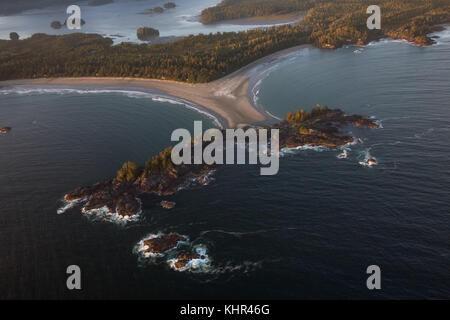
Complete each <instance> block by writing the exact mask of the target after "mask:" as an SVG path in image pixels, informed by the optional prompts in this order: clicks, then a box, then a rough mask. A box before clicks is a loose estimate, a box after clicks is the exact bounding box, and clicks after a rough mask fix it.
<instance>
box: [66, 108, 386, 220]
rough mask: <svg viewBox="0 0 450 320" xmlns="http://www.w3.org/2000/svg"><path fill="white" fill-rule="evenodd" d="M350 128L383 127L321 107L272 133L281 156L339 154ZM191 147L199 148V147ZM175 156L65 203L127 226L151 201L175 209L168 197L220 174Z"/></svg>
mask: <svg viewBox="0 0 450 320" xmlns="http://www.w3.org/2000/svg"><path fill="white" fill-rule="evenodd" d="M348 125H354V126H358V127H367V128H378V127H379V126H378V125H377V124H376V119H374V118H370V117H366V116H361V115H348V114H346V113H345V112H344V111H342V110H339V109H334V110H333V109H328V107H327V106H321V105H317V106H315V107H313V108H312V111H311V112H308V111H305V110H299V111H297V112H295V113H289V114H288V115H287V117H286V120H284V121H282V122H280V123H278V124H275V125H273V126H270V127H268V128H270V129H279V130H280V141H279V142H280V150H283V149H291V148H297V147H299V146H304V145H308V146H325V147H331V148H336V147H340V146H344V145H346V144H349V143H352V142H354V141H355V138H354V137H352V136H349V135H345V134H342V133H341V128H343V127H345V126H348ZM356 141H357V140H356ZM203 144H204V145H203V148H204V147H206V146H207V143H206V142H203ZM224 145H225V144H224ZM191 147H192V148H194V143H192V146H191ZM171 153H172V147H169V148H167V149H165V150H164V151H162V152H161V153H160V154H159V155H157V156H155V157H153V158H152V159H151V160H149V161H147V162H146V164H145V166H144V167H138V166H137V165H136V164H135V163H133V162H126V163H124V165H123V166H122V168H121V169H120V170H119V171H118V172H117V176H116V178H114V179H110V180H106V181H104V182H99V183H97V184H94V185H93V186H89V187H82V188H79V189H76V190H74V191H72V192H70V193H69V194H67V195H66V196H65V201H66V202H68V203H71V202H73V203H80V202H83V203H84V207H83V212H95V210H101V209H103V210H107V212H108V213H109V214H110V215H115V216H116V217H118V218H119V219H125V220H129V219H131V218H133V217H135V216H136V215H139V214H140V213H141V212H142V209H143V208H142V201H141V200H140V198H142V197H145V196H151V197H152V203H153V204H158V203H159V205H160V206H162V207H163V208H166V209H171V208H173V207H174V206H175V203H172V202H168V201H165V200H163V199H162V198H163V197H167V196H171V195H173V194H175V193H176V192H178V191H179V190H182V189H185V188H188V187H189V186H192V185H208V184H209V183H210V182H211V181H213V177H212V176H213V174H214V172H215V170H216V165H206V164H200V165H186V164H182V165H174V164H173V163H172V160H171ZM193 154H194V152H192V157H193ZM371 163H372V162H371ZM372 164H373V163H372Z"/></svg>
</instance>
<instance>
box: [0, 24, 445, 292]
mask: <svg viewBox="0 0 450 320" xmlns="http://www.w3.org/2000/svg"><path fill="white" fill-rule="evenodd" d="M440 35H441V36H442V37H441V39H439V44H438V45H435V46H433V47H428V48H417V47H414V46H411V45H409V44H407V43H404V42H392V41H381V42H379V43H375V44H371V45H369V46H367V47H366V48H359V50H360V51H361V53H355V52H354V51H355V50H356V49H357V48H356V47H349V48H343V49H340V50H336V51H321V50H317V49H304V50H302V51H298V52H295V53H293V54H290V55H288V56H287V57H284V58H283V59H281V60H274V61H272V62H271V63H270V64H269V65H265V66H264V68H262V67H260V68H259V69H258V72H255V77H256V78H255V79H254V80H253V82H254V83H255V84H257V86H256V87H255V88H251V91H252V92H253V93H256V92H258V94H257V95H256V98H257V99H256V101H257V103H258V104H259V105H260V106H262V107H264V108H265V109H266V110H268V111H269V112H270V113H271V114H273V115H275V116H278V117H283V116H284V114H285V113H286V112H287V111H293V110H296V109H297V108H300V107H303V108H310V107H311V106H312V105H315V104H316V103H322V104H328V106H330V107H339V108H342V109H343V110H345V111H347V112H349V113H359V114H367V115H372V116H376V117H377V119H379V120H381V123H382V126H383V128H382V129H377V130H372V129H361V128H359V129H356V128H348V129H347V130H348V131H350V132H351V133H352V134H353V135H354V136H355V137H359V138H361V139H362V140H363V142H364V143H363V144H361V145H354V146H349V147H348V149H347V150H346V153H347V158H344V159H338V157H337V156H338V155H339V154H341V153H342V151H343V150H341V149H337V150H332V149H331V150H330V149H321V150H313V149H309V150H301V151H298V152H297V153H295V154H290V155H287V156H286V157H284V158H282V159H281V162H280V172H279V174H278V175H276V176H272V177H261V176H260V175H259V168H258V167H254V166H227V167H222V168H219V169H218V171H217V173H216V181H215V182H214V183H213V184H211V185H209V186H207V187H203V188H195V189H193V190H185V191H182V192H180V193H178V194H176V195H175V196H173V197H170V198H169V199H168V200H171V201H175V202H177V207H176V208H175V209H173V210H172V211H164V210H163V209H160V208H151V209H146V210H144V213H143V217H142V219H141V220H140V221H139V222H137V223H132V224H129V225H127V226H125V227H124V226H119V225H116V224H112V223H106V222H95V221H91V220H90V219H88V218H87V217H85V216H83V215H82V214H81V213H80V209H79V208H73V209H70V210H68V211H67V212H66V213H65V214H63V215H57V214H56V210H57V208H58V207H59V206H60V205H61V202H60V199H61V198H62V196H63V195H64V193H66V192H67V191H70V190H72V189H74V188H76V187H78V186H82V185H89V184H92V183H94V182H96V181H99V180H102V179H105V178H108V177H111V176H113V175H114V173H115V171H116V170H117V169H118V168H119V167H120V165H121V163H122V162H123V161H125V160H133V161H136V162H138V163H143V161H145V159H147V158H148V157H149V156H150V155H153V154H156V153H157V152H158V151H159V150H161V149H162V148H164V147H165V146H166V145H167V144H169V138H170V133H171V130H173V129H174V128H179V127H186V128H192V126H193V123H192V121H193V120H194V119H201V120H204V121H205V122H204V123H205V124H204V126H205V127H207V126H213V125H214V122H213V121H212V120H211V119H210V118H207V117H206V116H205V115H202V114H199V113H196V112H195V111H193V110H189V109H186V108H183V106H182V105H175V104H169V103H164V102H160V101H154V100H152V98H151V97H148V96H141V95H139V94H136V93H134V94H130V93H126V94H124V93H114V92H103V93H94V92H90V93H85V94H82V93H79V92H70V91H66V92H59V93H56V92H48V91H47V92H45V91H42V89H43V88H40V89H41V90H40V91H39V90H34V91H33V92H30V91H29V90H28V91H26V90H25V89H30V88H3V89H1V90H0V126H11V127H13V131H11V132H10V133H9V134H7V135H2V136H0V208H1V209H0V256H1V257H2V258H1V259H0V289H1V290H0V297H2V298H51V299H59V298H71V299H72V298H73V299H81V298H87V299H95V298H146V299H162V298H181V299H195V298H234V299H239V298H256V299H257V298H274V299H277V298H288V299H295V298H305V299H312V298H331V299H341V298H343V299H355V298H363V299H387V298H390V299H405V298H412V299H421V298H448V297H449V292H450V276H449V275H448V270H449V267H450V238H449V234H450V227H449V222H450V215H449V213H450V212H449V209H450V206H449V204H450V200H449V199H450V191H449V188H448V186H449V183H450V169H449V165H448V161H449V156H450V146H449V144H448V141H449V140H448V139H449V135H450V91H449V88H450V79H449V77H448V75H449V74H450V72H449V71H450V67H449V66H450V64H449V62H450V61H449V60H450V54H449V53H450V38H449V36H448V35H449V32H448V31H446V32H443V33H440ZM263 70H270V72H267V71H266V72H264V71H263ZM259 80H261V81H259ZM46 89H48V88H46ZM136 96H138V97H136ZM368 156H372V157H375V158H376V159H377V160H378V162H379V164H378V165H377V166H374V167H372V168H369V167H365V166H363V165H361V164H360V162H361V161H363V160H364V159H365V158H367V157H368ZM168 232H177V233H179V234H183V235H187V236H188V237H189V239H190V242H191V245H192V246H193V248H197V249H198V248H201V249H202V250H207V253H208V256H209V259H210V260H211V262H210V265H209V266H208V267H206V268H204V269H203V272H199V273H193V272H176V271H174V270H172V269H170V267H169V265H168V264H167V263H165V262H164V261H159V262H156V263H149V262H147V261H142V259H139V257H138V256H137V255H136V254H135V253H134V252H133V250H134V248H135V246H136V245H137V244H138V242H139V241H140V240H141V239H142V238H144V237H146V236H147V235H149V234H158V233H168ZM72 264H75V265H79V266H80V267H81V270H82V287H83V290H82V291H78V292H71V291H68V290H67V289H66V274H65V271H66V268H67V266H69V265H72ZM369 265H378V266H380V268H381V272H382V290H380V291H370V290H368V289H367V288H366V279H367V277H368V275H367V274H366V269H367V267H368V266H369Z"/></svg>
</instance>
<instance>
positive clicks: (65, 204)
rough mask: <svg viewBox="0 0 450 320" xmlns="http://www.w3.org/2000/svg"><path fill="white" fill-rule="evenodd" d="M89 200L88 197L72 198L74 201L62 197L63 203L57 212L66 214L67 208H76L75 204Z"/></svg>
mask: <svg viewBox="0 0 450 320" xmlns="http://www.w3.org/2000/svg"><path fill="white" fill-rule="evenodd" d="M85 201H87V199H85V198H83V199H76V200H72V201H68V200H66V199H62V203H63V205H62V206H61V207H60V208H59V209H58V210H56V213H57V214H64V213H65V212H66V211H67V210H70V209H72V208H74V207H75V206H77V205H79V204H81V203H83V202H85Z"/></svg>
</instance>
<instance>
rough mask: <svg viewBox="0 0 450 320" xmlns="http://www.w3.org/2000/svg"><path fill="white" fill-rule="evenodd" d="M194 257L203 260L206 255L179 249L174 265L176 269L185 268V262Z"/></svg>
mask: <svg viewBox="0 0 450 320" xmlns="http://www.w3.org/2000/svg"><path fill="white" fill-rule="evenodd" d="M195 259H201V260H205V259H206V256H203V255H200V254H198V253H197V252H188V251H180V252H179V253H178V255H177V257H176V262H175V263H174V267H175V269H176V270H180V269H183V268H186V266H187V264H188V263H189V262H191V261H192V260H195Z"/></svg>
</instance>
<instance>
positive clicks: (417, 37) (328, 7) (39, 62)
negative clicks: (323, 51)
mask: <svg viewBox="0 0 450 320" xmlns="http://www.w3.org/2000/svg"><path fill="white" fill-rule="evenodd" d="M261 3H264V5H263V6H262V5H261ZM371 4H373V3H372V1H371V0H341V1H339V2H336V1H331V0H285V1H279V0H252V1H251V0H240V1H234V0H224V1H223V2H222V3H221V4H219V5H218V6H217V7H214V8H216V9H214V8H212V9H207V10H206V11H207V12H209V11H208V10H213V12H214V10H216V11H217V10H219V11H220V10H222V11H223V10H224V9H223V7H226V12H227V13H226V14H225V15H217V17H215V18H213V19H212V20H211V21H218V20H222V19H228V18H236V17H242V15H243V14H245V15H247V16H258V15H267V14H274V13H275V14H276V13H289V12H291V11H292V10H294V11H298V10H299V9H303V8H304V9H307V10H308V14H307V15H306V17H305V18H304V19H303V20H302V21H301V22H300V23H299V24H296V25H284V26H275V27H271V28H262V29H256V30H249V31H243V32H226V33H217V34H209V35H204V34H199V35H195V36H193V35H192V36H188V37H184V38H181V39H179V40H177V41H174V42H170V43H164V44H132V43H122V44H120V45H116V46H113V43H112V40H111V39H109V38H104V37H102V36H100V35H95V34H70V35H61V36H49V35H44V34H35V35H34V36H32V37H31V38H28V39H25V40H0V80H12V79H25V78H27V79H33V78H46V77H136V78H153V79H165V80H176V81H182V82H189V83H204V82H210V81H212V80H216V79H218V78H221V77H223V76H225V75H227V74H230V73H232V72H234V71H236V70H238V69H239V68H241V67H243V66H245V65H247V64H249V63H251V62H253V61H255V60H257V59H259V58H262V57H264V56H267V55H269V54H272V53H274V52H276V51H280V50H283V49H286V48H290V47H294V46H297V45H301V44H308V43H312V44H315V45H316V46H317V47H320V48H329V49H334V48H338V47H341V46H343V45H346V44H359V45H363V44H367V43H368V42H370V41H373V40H377V39H380V38H384V37H390V38H394V39H406V40H408V41H411V42H414V43H415V44H417V45H429V44H432V43H433V40H432V39H431V38H429V37H428V36H427V35H428V34H429V33H430V32H432V31H434V30H436V26H437V25H440V24H443V23H448V22H450V0H432V1H431V0H430V1H423V0H380V1H378V4H379V5H380V7H381V9H382V29H381V30H368V28H367V25H366V21H367V18H368V15H367V13H366V10H367V7H368V6H369V5H371ZM243 6H244V7H245V8H246V9H245V10H244V7H243ZM237 11H239V14H234V13H233V12H237ZM12 31H14V30H12Z"/></svg>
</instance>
